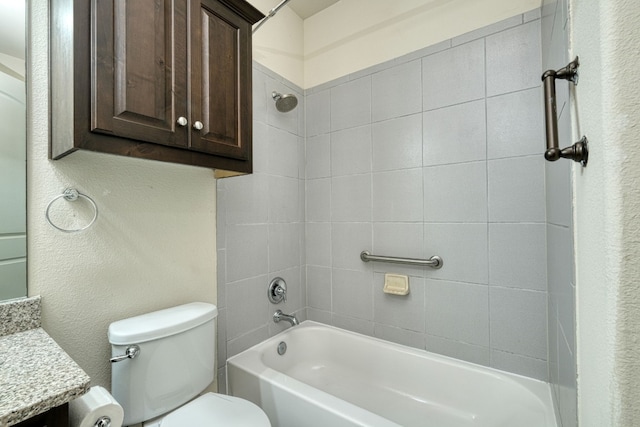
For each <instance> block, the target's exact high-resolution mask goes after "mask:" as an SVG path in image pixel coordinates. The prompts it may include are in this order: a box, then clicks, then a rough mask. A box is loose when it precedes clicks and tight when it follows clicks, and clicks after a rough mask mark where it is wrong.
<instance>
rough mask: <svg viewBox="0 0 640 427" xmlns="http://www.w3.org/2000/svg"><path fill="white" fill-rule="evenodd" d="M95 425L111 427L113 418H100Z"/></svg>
mask: <svg viewBox="0 0 640 427" xmlns="http://www.w3.org/2000/svg"><path fill="white" fill-rule="evenodd" d="M94 426H95V427H111V418H109V417H107V416H104V417H100V418H98V421H96V423H95V424H94Z"/></svg>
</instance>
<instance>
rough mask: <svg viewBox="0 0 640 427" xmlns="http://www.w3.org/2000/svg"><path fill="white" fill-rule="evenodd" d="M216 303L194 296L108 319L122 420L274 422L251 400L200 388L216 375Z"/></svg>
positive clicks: (148, 426)
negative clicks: (174, 304)
mask: <svg viewBox="0 0 640 427" xmlns="http://www.w3.org/2000/svg"><path fill="white" fill-rule="evenodd" d="M217 315H218V309H217V308H216V306H215V305H212V304H208V303H202V302H195V303H190V304H184V305H180V306H177V307H172V308H168V309H165V310H160V311H154V312H151V313H147V314H143V315H141V316H136V317H131V318H128V319H124V320H119V321H117V322H113V323H112V324H111V325H109V342H110V343H111V354H112V358H111V361H112V364H111V394H112V395H113V397H114V398H115V399H116V400H117V401H118V402H119V403H120V405H122V408H123V409H124V421H123V425H125V426H128V425H132V424H137V423H142V425H143V426H145V427H187V426H188V427H200V426H202V427H205V426H206V427H217V426H234V427H242V426H252V427H269V426H271V424H270V422H269V419H268V417H267V415H266V414H265V413H264V412H263V411H262V409H260V408H259V407H258V406H257V405H255V404H253V403H251V402H249V401H248V400H244V399H240V398H237V397H233V396H227V395H223V394H217V393H211V392H208V393H204V394H201V393H202V392H203V391H204V390H205V389H206V388H207V387H208V386H209V385H210V384H211V383H212V382H213V380H214V378H215V354H216V334H215V333H216V329H215V319H216V317H217Z"/></svg>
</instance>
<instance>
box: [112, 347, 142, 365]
mask: <svg viewBox="0 0 640 427" xmlns="http://www.w3.org/2000/svg"><path fill="white" fill-rule="evenodd" d="M139 354H140V347H138V346H137V345H135V344H133V345H130V346H129V347H127V350H126V352H125V354H122V355H120V356H114V357H112V358H111V359H109V362H111V363H114V362H120V361H123V360H126V359H133V358H134V357H136V356H137V355H139Z"/></svg>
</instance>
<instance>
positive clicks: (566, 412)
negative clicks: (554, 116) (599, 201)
mask: <svg viewBox="0 0 640 427" xmlns="http://www.w3.org/2000/svg"><path fill="white" fill-rule="evenodd" d="M568 22H569V19H568V4H567V1H566V0H560V1H556V0H545V1H544V4H543V7H542V64H543V69H545V70H546V69H558V68H562V67H564V66H565V65H567V63H569V61H570V60H571V59H573V58H569V48H568V45H569V42H568V39H569V28H568V25H569V24H568ZM570 86H571V85H570V84H569V83H568V82H566V81H562V80H560V81H557V82H556V95H557V110H558V133H559V135H558V136H559V139H560V141H559V143H560V145H561V147H566V146H568V145H571V144H572V143H573V142H575V141H573V140H572V136H571V106H570V103H569V90H570ZM572 167H576V168H580V166H578V165H577V164H576V165H575V166H573V162H570V161H567V160H562V161H557V162H553V163H550V162H547V163H546V167H545V168H546V183H547V185H546V195H547V242H548V251H547V265H548V269H547V280H548V282H549V303H548V304H549V319H548V322H549V382H550V383H551V384H552V390H553V399H554V403H555V406H556V409H557V413H558V417H557V418H558V420H559V421H560V422H561V424H562V427H575V426H576V425H577V416H576V401H577V398H576V356H575V274H574V271H575V267H574V256H573V218H572V209H571V203H572V194H571V193H572V191H571V168H572Z"/></svg>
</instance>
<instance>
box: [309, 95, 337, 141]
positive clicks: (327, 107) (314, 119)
mask: <svg viewBox="0 0 640 427" xmlns="http://www.w3.org/2000/svg"><path fill="white" fill-rule="evenodd" d="M305 111H306V131H307V136H308V137H309V136H314V135H320V134H323V133H328V132H330V131H331V92H330V91H329V89H326V90H323V91H321V92H317V93H310V94H308V95H307V96H306V97H305Z"/></svg>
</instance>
